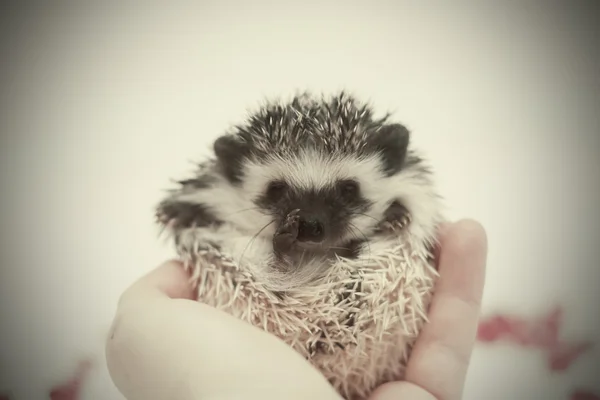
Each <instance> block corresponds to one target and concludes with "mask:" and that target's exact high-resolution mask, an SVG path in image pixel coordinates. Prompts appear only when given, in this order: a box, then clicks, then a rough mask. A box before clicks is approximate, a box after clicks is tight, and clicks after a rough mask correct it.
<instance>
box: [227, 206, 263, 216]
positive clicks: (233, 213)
mask: <svg viewBox="0 0 600 400" xmlns="http://www.w3.org/2000/svg"><path fill="white" fill-rule="evenodd" d="M247 211H260V208H259V207H252V208H244V209H242V210H237V211H234V212H232V213H231V214H229V215H228V216H226V217H225V219H227V218H229V217H231V216H232V215H235V214H239V213H243V212H247Z"/></svg>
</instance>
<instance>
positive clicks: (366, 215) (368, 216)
mask: <svg viewBox="0 0 600 400" xmlns="http://www.w3.org/2000/svg"><path fill="white" fill-rule="evenodd" d="M355 214H356V215H362V216H363V217H367V218H371V219H372V220H373V221H375V222H377V223H379V220H378V219H377V218H375V217H372V216H370V215H369V214H364V213H360V212H357V213H355Z"/></svg>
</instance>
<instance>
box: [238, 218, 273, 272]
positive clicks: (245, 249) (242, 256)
mask: <svg viewBox="0 0 600 400" xmlns="http://www.w3.org/2000/svg"><path fill="white" fill-rule="evenodd" d="M274 222H275V220H272V221H271V222H269V223H268V224H266V225H265V226H263V227H262V228H260V229H259V231H258V232H256V233H255V234H254V236H252V237H251V238H250V240H248V244H247V245H246V247H244V251H242V254H241V255H240V261H239V263H241V262H242V259H243V258H244V255H245V254H246V251H247V250H248V248H249V247H250V246H251V245H252V243H254V241H255V240H256V238H257V237H258V235H260V234H261V233H262V232H263V231H264V230H265V229H267V228H268V227H269V226H270V225H271V224H273V223H274Z"/></svg>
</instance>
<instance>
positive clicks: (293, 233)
mask: <svg viewBox="0 0 600 400" xmlns="http://www.w3.org/2000/svg"><path fill="white" fill-rule="evenodd" d="M298 211H299V210H294V211H292V212H291V213H289V214H288V215H287V217H286V218H285V220H284V221H283V222H282V223H281V225H279V227H278V228H277V230H276V231H275V235H273V247H274V249H275V250H276V251H278V252H286V251H288V250H290V249H291V247H292V245H293V244H294V242H295V241H296V239H297V238H298V228H299V225H300V222H299V221H300V217H299V216H298Z"/></svg>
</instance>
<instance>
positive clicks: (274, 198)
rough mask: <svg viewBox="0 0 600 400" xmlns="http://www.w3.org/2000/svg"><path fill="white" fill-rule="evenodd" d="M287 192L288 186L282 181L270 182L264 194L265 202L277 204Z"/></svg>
mask: <svg viewBox="0 0 600 400" xmlns="http://www.w3.org/2000/svg"><path fill="white" fill-rule="evenodd" d="M287 190H288V185H287V183H285V182H284V181H273V182H270V183H269V186H268V188H267V192H266V193H265V197H266V200H267V201H268V202H270V203H277V202H278V201H279V200H281V199H282V198H283V196H285V194H286V192H287Z"/></svg>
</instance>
